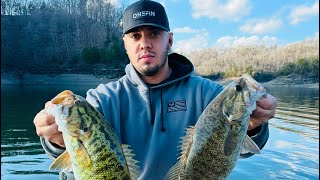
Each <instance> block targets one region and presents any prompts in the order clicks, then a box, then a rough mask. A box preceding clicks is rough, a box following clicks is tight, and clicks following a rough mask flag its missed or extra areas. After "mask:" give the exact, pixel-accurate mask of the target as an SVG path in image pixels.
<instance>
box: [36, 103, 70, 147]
mask: <svg viewBox="0 0 320 180" xmlns="http://www.w3.org/2000/svg"><path fill="white" fill-rule="evenodd" d="M51 105H52V103H51V102H50V101H48V102H47V103H46V104H45V108H48V107H49V106H51ZM33 123H34V125H35V127H36V132H37V135H38V136H41V137H43V138H45V139H47V140H48V141H50V142H52V143H55V144H57V145H59V146H61V147H65V145H64V142H63V137H62V133H61V132H60V131H59V130H58V125H57V124H56V123H55V118H54V116H52V115H50V114H48V113H47V112H45V111H44V110H42V111H40V112H39V113H38V114H37V115H36V116H35V117H34V120H33Z"/></svg>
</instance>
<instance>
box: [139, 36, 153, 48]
mask: <svg viewBox="0 0 320 180" xmlns="http://www.w3.org/2000/svg"><path fill="white" fill-rule="evenodd" d="M151 48H152V45H151V41H150V39H149V38H147V37H145V36H143V37H142V38H141V42H140V49H151Z"/></svg>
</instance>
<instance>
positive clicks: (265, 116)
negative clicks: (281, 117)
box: [248, 94, 277, 131]
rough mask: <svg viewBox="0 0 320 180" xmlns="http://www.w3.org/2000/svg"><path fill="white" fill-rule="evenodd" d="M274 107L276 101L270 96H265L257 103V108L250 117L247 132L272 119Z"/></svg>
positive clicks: (274, 111) (274, 112)
mask: <svg viewBox="0 0 320 180" xmlns="http://www.w3.org/2000/svg"><path fill="white" fill-rule="evenodd" d="M276 107H277V99H276V98H275V97H274V96H272V95H270V94H267V96H266V97H265V98H262V99H260V100H259V101H257V108H256V109H255V110H254V111H253V112H252V114H251V116H250V122H249V127H248V131H249V130H252V129H254V128H256V127H258V126H261V125H262V124H264V123H266V122H267V121H268V120H269V119H271V118H273V117H274V116H275V114H276Z"/></svg>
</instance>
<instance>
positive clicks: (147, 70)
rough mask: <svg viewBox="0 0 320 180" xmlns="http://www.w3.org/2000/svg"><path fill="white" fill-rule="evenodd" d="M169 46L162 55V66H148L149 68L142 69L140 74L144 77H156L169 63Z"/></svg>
mask: <svg viewBox="0 0 320 180" xmlns="http://www.w3.org/2000/svg"><path fill="white" fill-rule="evenodd" d="M169 50H170V48H169V44H168V46H167V48H166V50H165V51H163V53H162V54H161V55H160V60H161V62H160V64H156V65H154V66H148V67H147V68H141V69H140V70H138V71H139V73H140V74H142V75H144V76H154V75H156V74H157V73H158V72H159V71H160V70H161V69H162V68H163V67H164V66H165V65H166V63H167V61H168V52H169Z"/></svg>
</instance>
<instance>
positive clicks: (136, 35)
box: [130, 33, 140, 39]
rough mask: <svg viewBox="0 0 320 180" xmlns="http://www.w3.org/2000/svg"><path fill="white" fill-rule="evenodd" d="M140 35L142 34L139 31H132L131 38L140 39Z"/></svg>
mask: <svg viewBox="0 0 320 180" xmlns="http://www.w3.org/2000/svg"><path fill="white" fill-rule="evenodd" d="M139 37H140V34H139V33H132V34H131V35H130V38H131V39H139Z"/></svg>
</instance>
